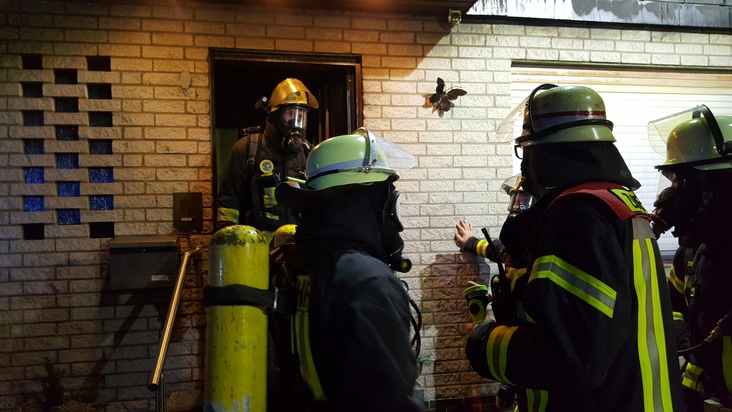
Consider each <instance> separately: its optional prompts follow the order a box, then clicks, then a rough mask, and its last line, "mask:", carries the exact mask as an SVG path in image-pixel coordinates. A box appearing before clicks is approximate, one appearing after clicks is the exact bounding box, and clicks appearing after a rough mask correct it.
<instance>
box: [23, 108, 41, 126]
mask: <svg viewBox="0 0 732 412" xmlns="http://www.w3.org/2000/svg"><path fill="white" fill-rule="evenodd" d="M22 113H23V126H43V124H44V122H43V112H42V111H40V110H23V112H22Z"/></svg>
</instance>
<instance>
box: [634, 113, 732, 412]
mask: <svg viewBox="0 0 732 412" xmlns="http://www.w3.org/2000/svg"><path fill="white" fill-rule="evenodd" d="M649 139H650V142H651V146H652V147H654V148H657V149H660V150H659V152H661V154H663V155H665V158H666V160H665V161H664V162H663V164H660V165H658V166H656V168H657V169H658V170H659V171H660V172H661V175H662V176H663V179H667V180H662V182H663V183H665V184H663V185H659V188H663V190H661V191H660V192H659V196H658V199H657V200H656V203H655V205H656V209H655V210H654V226H655V227H656V228H657V232H658V233H662V232H664V231H666V230H669V229H671V228H672V227H673V231H672V233H673V235H674V236H675V237H676V238H678V242H679V248H678V249H677V250H676V253H675V255H674V259H673V263H672V266H671V271H670V273H669V289H670V293H671V302H672V304H673V309H674V326H675V329H676V334H677V335H676V336H677V339H678V346H679V349H680V353H681V354H682V355H683V356H684V358H685V360H686V362H685V364H684V366H683V377H682V380H681V381H682V385H683V386H684V401H685V403H686V411H687V412H701V411H702V410H713V411H717V410H732V303H730V296H732V270H730V269H729V258H728V255H729V251H730V250H732V237H730V233H732V221H730V219H729V212H730V210H732V156H731V155H732V116H717V117H715V116H714V115H713V114H712V112H711V110H710V109H709V108H708V107H706V106H704V105H701V106H697V107H695V108H692V109H690V110H686V111H683V112H681V113H676V114H674V115H671V116H667V117H664V118H662V119H658V120H655V121H652V122H650V124H649ZM664 149H665V150H664Z"/></svg>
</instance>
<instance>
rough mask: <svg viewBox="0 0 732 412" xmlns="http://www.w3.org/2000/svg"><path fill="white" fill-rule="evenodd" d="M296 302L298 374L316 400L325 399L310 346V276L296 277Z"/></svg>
mask: <svg viewBox="0 0 732 412" xmlns="http://www.w3.org/2000/svg"><path fill="white" fill-rule="evenodd" d="M297 289H298V302H297V311H296V312H295V345H296V349H297V354H298V358H299V360H300V374H301V375H302V377H303V379H304V380H305V383H306V384H307V386H308V388H310V391H311V392H312V394H313V397H314V398H315V399H316V400H319V401H323V400H326V399H327V398H326V396H325V392H323V388H322V386H321V385H320V379H319V378H318V372H317V370H316V369H315V361H314V360H313V352H312V350H311V347H310V314H309V313H308V306H309V305H310V277H309V276H298V277H297Z"/></svg>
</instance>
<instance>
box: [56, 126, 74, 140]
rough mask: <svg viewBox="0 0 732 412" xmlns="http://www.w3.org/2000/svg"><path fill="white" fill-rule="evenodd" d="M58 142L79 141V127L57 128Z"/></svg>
mask: <svg viewBox="0 0 732 412" xmlns="http://www.w3.org/2000/svg"><path fill="white" fill-rule="evenodd" d="M56 140H66V141H72V140H73V141H75V140H79V126H56Z"/></svg>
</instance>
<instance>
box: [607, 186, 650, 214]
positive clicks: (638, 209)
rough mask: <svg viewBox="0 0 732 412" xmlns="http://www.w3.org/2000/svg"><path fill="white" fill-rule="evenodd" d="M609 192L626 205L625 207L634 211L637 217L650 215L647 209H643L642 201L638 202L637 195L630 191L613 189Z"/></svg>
mask: <svg viewBox="0 0 732 412" xmlns="http://www.w3.org/2000/svg"><path fill="white" fill-rule="evenodd" d="M609 190H610V193H612V194H614V195H615V196H616V197H617V198H618V199H620V200H621V201H622V202H623V203H625V205H626V206H628V208H629V209H630V210H632V211H633V213H635V214H637V215H647V214H648V212H646V209H645V208H644V207H643V204H642V203H641V201H640V200H638V197H637V196H636V195H635V193H633V192H631V191H630V190H625V189H620V188H612V189H609Z"/></svg>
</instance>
